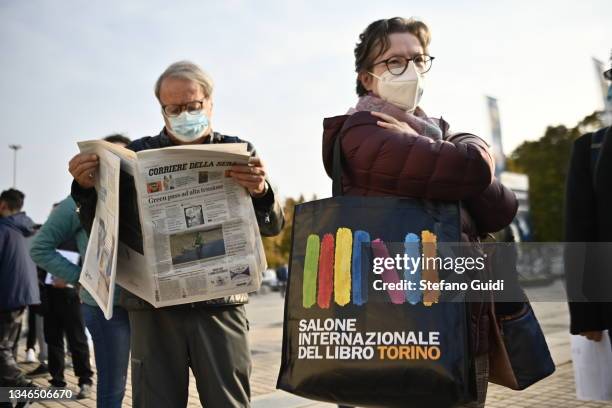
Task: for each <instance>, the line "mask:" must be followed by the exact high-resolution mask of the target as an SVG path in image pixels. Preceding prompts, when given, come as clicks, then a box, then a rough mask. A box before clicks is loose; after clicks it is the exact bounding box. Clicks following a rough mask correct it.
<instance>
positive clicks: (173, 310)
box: [69, 61, 284, 408]
mask: <svg viewBox="0 0 612 408" xmlns="http://www.w3.org/2000/svg"><path fill="white" fill-rule="evenodd" d="M212 92H213V83H212V79H211V78H210V76H209V75H208V74H206V73H205V72H204V71H203V70H202V68H200V67H199V66H197V65H196V64H193V63H191V62H189V61H180V62H176V63H174V64H172V65H170V66H169V67H168V68H167V69H166V70H165V71H164V72H163V73H162V74H161V76H160V77H159V79H158V80H157V83H156V85H155V96H156V97H157V100H158V101H159V104H160V113H161V115H162V118H163V121H164V124H165V126H164V128H163V129H162V130H161V132H160V133H159V135H157V136H152V137H150V136H149V137H143V138H141V139H138V140H135V141H133V142H132V143H130V144H129V145H128V149H131V150H133V151H142V150H148V149H157V148H165V147H170V146H177V145H187V144H217V143H245V141H244V140H241V139H239V138H238V137H235V136H228V135H224V134H221V133H218V132H216V131H213V127H212V113H213V95H212ZM247 149H248V151H249V152H250V153H251V156H252V157H251V160H250V161H249V164H248V165H237V166H232V168H231V170H229V172H228V174H226V176H227V177H232V178H233V179H234V180H235V181H236V183H238V184H239V185H241V186H242V187H244V188H245V189H246V190H247V191H248V193H249V194H250V196H251V199H252V203H253V208H254V210H255V216H256V217H257V223H258V225H259V230H260V232H261V234H262V235H264V236H273V235H277V234H278V233H279V232H280V231H281V229H282V227H283V224H284V217H283V211H282V208H281V205H280V203H279V200H278V198H277V195H276V194H275V192H274V191H273V189H272V187H271V186H270V183H269V182H268V180H267V171H266V167H265V166H264V164H263V163H262V161H261V159H260V158H259V157H258V156H257V154H256V152H255V149H254V148H253V146H252V145H251V144H250V143H247ZM97 167H98V158H97V156H96V155H91V154H79V155H77V156H75V157H74V158H73V159H72V160H71V161H70V167H69V170H70V173H71V174H72V175H73V177H74V179H75V180H74V182H73V184H72V196H73V197H75V200H76V201H77V203H78V204H79V205H80V214H81V222H82V223H83V225H84V226H86V228H87V229H89V228H91V224H92V222H93V219H94V214H95V206H96V201H97V196H96V191H95V189H94V188H93V186H94V185H95V174H96V169H97ZM169 183H170V188H172V181H169ZM124 199H125V198H124ZM150 273H151V272H150ZM123 293H124V294H125V297H124V298H122V304H125V305H126V307H129V315H130V324H131V328H132V344H131V347H132V348H131V350H132V395H133V400H132V402H133V406H134V407H135V408H142V407H164V408H184V407H186V406H187V400H188V388H189V369H190V368H191V371H192V372H193V374H194V376H195V378H196V384H197V387H198V393H199V396H200V402H201V403H202V405H203V406H205V407H248V406H250V385H249V375H250V372H251V354H250V351H249V343H248V326H249V324H248V320H247V317H246V310H245V307H244V304H245V303H246V302H247V301H248V295H247V294H246V293H241V294H236V295H233V296H228V297H223V298H217V299H212V300H207V301H203V302H195V303H190V304H183V305H175V306H168V307H161V308H157V309H156V308H154V307H153V306H151V305H150V304H149V303H147V302H146V301H144V300H142V299H140V298H139V297H136V296H135V295H133V294H131V293H129V292H127V291H123Z"/></svg>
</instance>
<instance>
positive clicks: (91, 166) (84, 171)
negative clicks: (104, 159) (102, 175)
mask: <svg viewBox="0 0 612 408" xmlns="http://www.w3.org/2000/svg"><path fill="white" fill-rule="evenodd" d="M98 165H99V162H98V156H96V155H95V154H91V153H79V154H77V155H76V156H74V157H73V158H72V160H70V163H68V171H69V172H70V174H72V177H74V179H75V180H76V182H77V183H79V186H81V187H83V188H92V187H94V186H95V185H96V170H97V169H98Z"/></svg>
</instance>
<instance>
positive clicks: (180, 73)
mask: <svg viewBox="0 0 612 408" xmlns="http://www.w3.org/2000/svg"><path fill="white" fill-rule="evenodd" d="M166 78H182V79H187V80H189V81H193V82H196V83H197V84H199V85H200V86H201V87H202V90H203V91H204V96H206V97H207V98H209V97H210V96H211V95H212V91H213V81H212V78H211V77H210V75H208V74H207V73H206V71H204V70H203V69H202V68H200V66H199V65H197V64H194V63H193V62H191V61H178V62H175V63H173V64H171V65H170V66H169V67H168V68H166V70H165V71H164V72H163V73H162V74H161V75H160V76H159V78H158V79H157V82H155V96H156V97H157V100H159V90H160V88H161V84H162V82H163V81H164V79H166Z"/></svg>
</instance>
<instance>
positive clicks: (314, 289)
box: [302, 228, 440, 309]
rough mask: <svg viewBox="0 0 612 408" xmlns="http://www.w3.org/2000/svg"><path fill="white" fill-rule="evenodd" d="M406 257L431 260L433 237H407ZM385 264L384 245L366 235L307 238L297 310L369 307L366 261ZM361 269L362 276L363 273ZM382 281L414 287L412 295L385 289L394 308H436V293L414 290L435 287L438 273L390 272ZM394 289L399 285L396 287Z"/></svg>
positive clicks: (342, 231) (430, 269)
mask: <svg viewBox="0 0 612 408" xmlns="http://www.w3.org/2000/svg"><path fill="white" fill-rule="evenodd" d="M404 248H405V254H406V255H407V256H408V257H414V258H416V257H420V256H421V253H422V254H423V257H435V256H436V252H437V251H436V248H437V237H436V235H435V234H433V233H431V232H430V231H426V230H425V231H422V232H421V235H420V237H419V236H418V235H416V234H414V233H408V234H407V235H406V237H405V240H404ZM372 257H373V258H389V257H390V255H389V250H388V248H387V245H386V244H385V243H384V242H383V241H382V240H381V239H379V238H377V239H375V240H373V241H371V240H370V234H369V233H368V232H366V231H361V230H357V231H355V232H354V233H352V232H351V230H350V229H349V228H338V230H337V231H336V235H335V236H334V235H333V234H329V233H328V234H325V235H323V239H320V237H319V236H318V235H316V234H310V235H309V236H308V239H307V241H306V255H305V257H304V276H303V283H302V305H303V306H304V307H305V308H311V307H313V306H314V305H315V304H316V305H318V306H319V307H320V308H322V309H329V307H330V306H331V303H332V297H333V302H334V303H336V304H337V305H339V306H346V305H347V304H349V303H351V302H352V303H353V304H354V305H358V306H361V305H363V304H365V303H367V301H368V289H369V280H370V274H371V271H370V270H369V268H364V267H363V266H364V265H371V261H372V259H371V258H372ZM364 269H365V270H364ZM381 279H382V281H383V282H385V283H395V284H397V283H399V281H400V280H401V279H403V280H405V281H409V282H415V286H416V288H417V289H416V290H401V289H393V290H392V289H387V290H386V292H387V295H388V297H389V301H390V302H391V303H394V304H403V303H405V302H408V303H410V304H412V305H414V304H417V303H419V302H421V301H422V302H423V304H424V305H426V306H430V305H431V304H433V303H436V302H437V300H438V297H439V295H440V294H439V292H438V291H425V292H421V291H420V290H418V286H419V282H420V281H421V280H427V281H430V282H438V281H439V277H438V271H437V270H436V268H435V265H434V266H433V267H428V265H425V267H424V268H423V270H421V268H420V267H417V268H416V270H412V269H411V268H407V269H405V270H403V271H398V270H396V268H395V267H390V268H387V267H385V268H384V271H383V272H382V274H381ZM397 286H399V285H397Z"/></svg>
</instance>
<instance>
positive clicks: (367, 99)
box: [348, 94, 442, 140]
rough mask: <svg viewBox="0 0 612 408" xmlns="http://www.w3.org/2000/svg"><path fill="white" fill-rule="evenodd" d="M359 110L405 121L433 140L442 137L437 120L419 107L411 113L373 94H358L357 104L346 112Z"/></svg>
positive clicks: (351, 112)
mask: <svg viewBox="0 0 612 408" xmlns="http://www.w3.org/2000/svg"><path fill="white" fill-rule="evenodd" d="M361 111H375V112H382V113H386V114H387V115H390V116H393V117H394V118H395V119H397V120H399V121H402V122H406V123H407V124H408V125H410V127H411V128H413V129H414V130H415V131H416V132H417V133H418V134H419V135H421V136H425V137H429V138H431V139H433V140H441V139H442V130H441V129H440V126H439V124H438V121H436V120H435V119H431V118H428V117H427V115H426V114H425V112H423V110H422V109H421V108H419V107H417V108H416V109H415V110H414V112H413V113H408V112H406V111H403V110H401V109H400V108H398V107H397V106H395V105H393V104H391V103H389V102H387V101H384V100H382V99H381V98H379V97H377V96H375V95H373V94H368V95H365V96H360V97H359V100H358V101H357V105H356V106H355V107H354V108H351V109H349V111H348V114H349V115H352V114H353V113H355V112H361Z"/></svg>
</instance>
